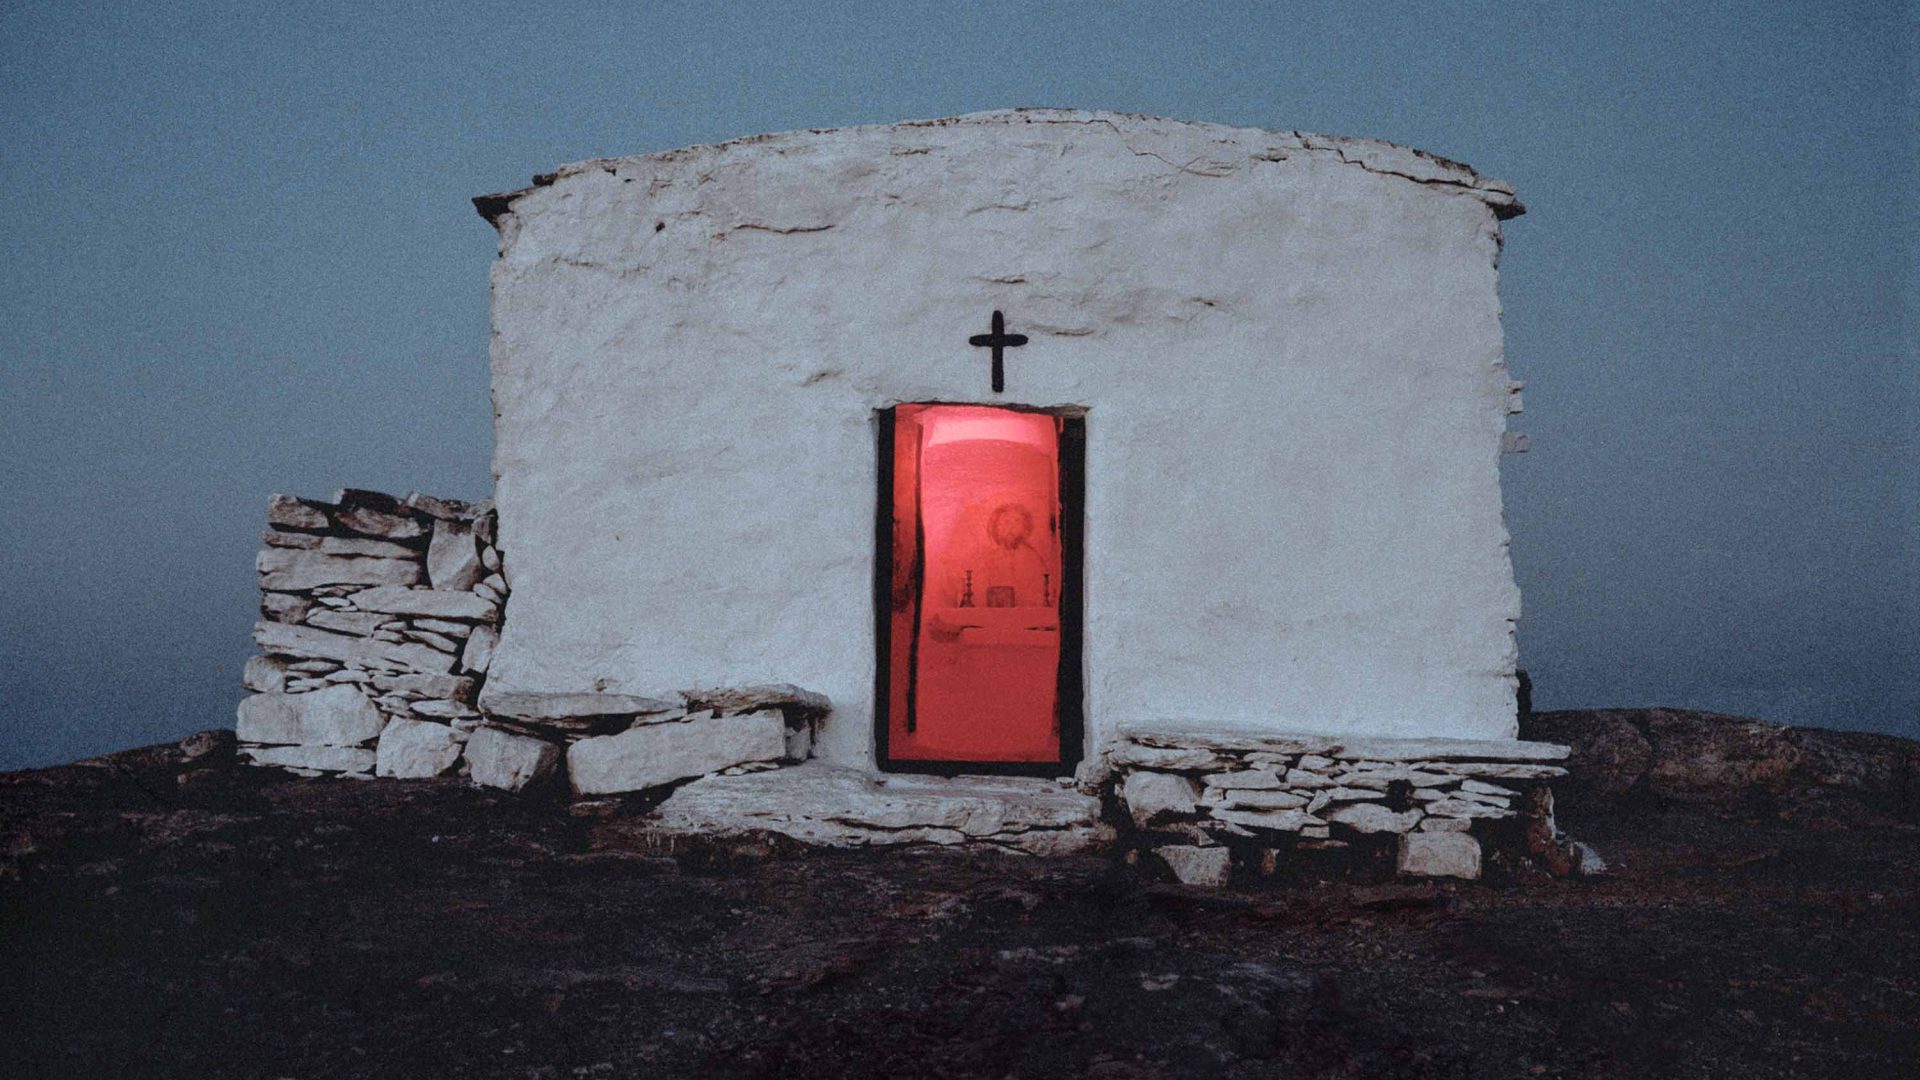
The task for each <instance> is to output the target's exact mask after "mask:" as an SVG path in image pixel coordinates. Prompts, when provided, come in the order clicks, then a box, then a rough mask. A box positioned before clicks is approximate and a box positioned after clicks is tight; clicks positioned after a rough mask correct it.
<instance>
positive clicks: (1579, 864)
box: [1573, 840, 1607, 877]
mask: <svg viewBox="0 0 1920 1080" xmlns="http://www.w3.org/2000/svg"><path fill="white" fill-rule="evenodd" d="M1573 872H1574V874H1576V875H1577V876H1579V877H1599V876H1601V875H1602V874H1605V873H1606V872H1607V860H1605V859H1603V858H1601V857H1600V853H1599V852H1598V851H1595V850H1594V848H1593V845H1592V844H1589V843H1586V842H1585V841H1581V840H1575V841H1574V842H1573Z"/></svg>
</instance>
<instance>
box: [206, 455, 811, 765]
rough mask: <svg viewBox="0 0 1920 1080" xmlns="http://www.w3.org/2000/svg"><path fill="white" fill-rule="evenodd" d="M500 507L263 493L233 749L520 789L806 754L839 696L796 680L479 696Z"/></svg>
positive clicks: (492, 609) (495, 639)
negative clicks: (639, 691) (667, 690)
mask: <svg viewBox="0 0 1920 1080" xmlns="http://www.w3.org/2000/svg"><path fill="white" fill-rule="evenodd" d="M495 521H496V518H495V515H494V511H493V507H492V505H491V504H490V503H485V502H482V503H464V502H457V501H454V500H451V499H436V498H432V497H430V496H426V495H420V494H418V493H415V494H411V495H408V496H406V497H405V498H396V497H394V496H391V495H384V494H381V493H379V492H373V491H362V490H357V489H348V490H344V491H341V492H339V493H337V494H336V495H335V496H334V498H333V501H332V502H323V501H321V500H318V499H303V498H296V497H294V496H290V495H275V496H273V497H272V498H271V499H270V500H269V502H268V505H267V526H268V527H267V531H266V533H265V536H264V539H265V542H266V547H265V548H264V549H263V550H262V551H261V552H260V557H259V561H258V568H259V571H260V613H261V620H260V622H258V623H257V624H255V626H254V641H255V642H257V643H258V644H259V646H260V649H261V655H259V656H254V657H251V658H249V659H248V661H247V665H246V670H245V673H244V675H243V680H242V681H243V682H244V683H245V685H246V688H247V689H248V690H251V691H254V693H253V695H252V696H251V697H248V698H247V699H246V700H244V701H242V702H241V703H240V709H239V717H238V723H237V725H236V734H237V735H238V737H239V744H240V752H241V754H242V755H243V756H245V757H246V758H247V759H248V760H250V761H252V762H253V763H254V764H256V765H266V766H273V767H277V768H282V769H287V770H290V771H292V772H296V773H299V774H301V775H305V776H324V775H333V776H344V777H356V778H357V777H369V776H380V777H392V778H396V779H423V778H427V777H434V776H442V775H448V774H453V773H463V774H464V775H466V776H467V777H468V778H470V779H471V780H472V781H473V782H474V783H476V784H480V785H483V786H488V787H498V788H505V789H508V790H514V791H518V790H520V789H522V788H525V787H526V786H528V785H529V784H533V783H535V782H538V781H540V780H542V779H544V778H546V777H549V776H552V775H554V774H556V773H557V772H559V771H560V770H561V769H562V768H564V769H565V770H566V772H567V774H568V776H569V778H570V780H571V783H572V787H573V790H574V792H575V794H577V795H582V796H597V795H614V794H626V793H630V792H646V791H651V790H653V789H656V788H666V787H670V786H672V785H675V784H679V783H682V782H684V781H687V780H690V779H695V778H698V777H702V776H709V775H716V774H717V775H738V774H740V773H744V772H751V771H755V770H760V769H770V768H776V767H778V766H780V765H784V764H792V763H795V762H799V761H802V760H805V759H806V758H807V757H808V756H809V754H810V753H811V752H812V747H813V735H814V731H815V729H816V727H817V726H818V724H819V722H820V720H821V719H822V718H823V717H825V716H826V714H827V713H828V712H829V711H830V708H831V706H830V705H829V703H828V701H827V699H826V698H824V697H822V696H820V695H819V694H814V693H810V692H808V691H806V690H803V689H801V688H799V687H796V686H789V685H784V684H779V685H765V686H748V687H736V688H728V689H711V690H688V691H684V692H679V693H675V694H673V695H671V700H659V699H654V698H643V697H635V696H632V695H627V694H609V693H603V692H599V691H595V690H587V691H578V692H575V691H565V690H562V691H552V692H526V691H516V692H509V693H488V687H487V672H488V668H489V666H490V664H491V662H492V658H493V651H494V647H495V646H496V645H497V644H498V643H499V641H500V630H501V627H502V625H503V624H504V620H505V617H506V610H507V597H508V592H509V586H508V584H507V567H506V563H505V561H504V559H503V556H502V554H501V551H500V548H499V546H498V543H497V539H496V533H495Z"/></svg>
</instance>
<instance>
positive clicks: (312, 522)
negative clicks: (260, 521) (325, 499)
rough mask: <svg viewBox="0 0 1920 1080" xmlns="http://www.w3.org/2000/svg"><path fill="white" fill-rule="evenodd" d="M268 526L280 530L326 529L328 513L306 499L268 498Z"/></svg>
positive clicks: (289, 497)
mask: <svg viewBox="0 0 1920 1080" xmlns="http://www.w3.org/2000/svg"><path fill="white" fill-rule="evenodd" d="M267 524H269V525H272V526H274V527H275V528H280V529H324V528H326V527H327V526H328V524H329V522H328V520H327V512H326V511H325V510H323V509H321V508H320V507H319V506H318V505H317V504H315V503H312V502H309V501H307V500H306V499H296V498H294V497H293V496H292V495H279V494H275V495H269V496H267Z"/></svg>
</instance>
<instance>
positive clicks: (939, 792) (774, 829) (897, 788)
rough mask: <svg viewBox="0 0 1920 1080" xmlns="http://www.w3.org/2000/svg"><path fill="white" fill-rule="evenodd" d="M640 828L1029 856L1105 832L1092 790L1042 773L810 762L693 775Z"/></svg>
mask: <svg viewBox="0 0 1920 1080" xmlns="http://www.w3.org/2000/svg"><path fill="white" fill-rule="evenodd" d="M649 831H650V832H653V833H655V834H657V835H662V836H675V835H701V834H704V835H721V836H727V835H735V836H739V835H751V834H755V833H779V834H780V835H782V836H789V837H792V838H793V839H795V840H800V841H802V842H804V843H809V844H819V845H822V846H826V847H864V846H868V845H874V844H934V845H942V846H950V845H957V844H978V845H983V846H993V847H999V848H1005V849H1008V850H1014V851H1022V852H1027V853H1030V854H1036V855H1056V854H1066V853H1070V852H1076V851H1083V850H1086V849H1088V848H1090V847H1093V846H1095V845H1097V844H1101V843H1104V842H1106V841H1107V840H1109V839H1111V837H1112V831H1111V829H1110V828H1109V827H1108V826H1106V825H1104V824H1102V823H1101V822H1100V801H1099V800H1098V799H1096V798H1094V797H1093V796H1091V795H1083V794H1081V793H1080V792H1078V791H1074V790H1073V789H1071V788H1063V787H1061V786H1060V785H1059V784H1057V783H1055V782H1053V781H1051V780H1044V779H1028V778H1024V777H981V776H961V777H952V778H947V777H929V776H901V775H882V774H877V773H870V772H866V771H864V770H859V769H848V768H840V767H836V766H831V765H825V764H822V763H819V762H807V763H806V764H803V765H797V766H794V767H792V768H786V769H774V770H770V771H767V772H757V773H747V774H744V775H740V776H709V777H706V778H705V779H701V780H695V781H694V782H692V783H690V784H687V785H686V786H685V787H682V788H680V789H679V790H677V791H675V792H674V793H673V794H672V795H671V796H669V797H668V798H667V800H666V801H665V802H663V803H661V804H660V806H659V807H658V808H657V809H656V810H655V811H654V815H653V818H652V821H651V822H650V824H649Z"/></svg>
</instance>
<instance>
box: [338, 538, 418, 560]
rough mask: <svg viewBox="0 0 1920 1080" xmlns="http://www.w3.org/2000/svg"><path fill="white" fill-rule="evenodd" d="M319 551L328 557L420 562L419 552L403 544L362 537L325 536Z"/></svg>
mask: <svg viewBox="0 0 1920 1080" xmlns="http://www.w3.org/2000/svg"><path fill="white" fill-rule="evenodd" d="M320 550H321V551H324V552H326V553H327V554H329V555H365V556H370V557H372V558H376V559H411V560H413V561H415V562H418V561H419V560H420V552H419V551H418V550H417V549H415V548H410V547H408V546H407V545H405V544H395V543H392V542H391V541H387V540H369V539H367V538H366V537H363V536H325V537H321V538H320Z"/></svg>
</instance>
